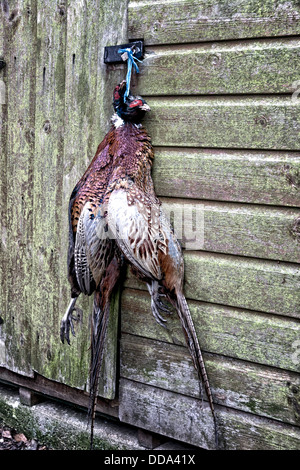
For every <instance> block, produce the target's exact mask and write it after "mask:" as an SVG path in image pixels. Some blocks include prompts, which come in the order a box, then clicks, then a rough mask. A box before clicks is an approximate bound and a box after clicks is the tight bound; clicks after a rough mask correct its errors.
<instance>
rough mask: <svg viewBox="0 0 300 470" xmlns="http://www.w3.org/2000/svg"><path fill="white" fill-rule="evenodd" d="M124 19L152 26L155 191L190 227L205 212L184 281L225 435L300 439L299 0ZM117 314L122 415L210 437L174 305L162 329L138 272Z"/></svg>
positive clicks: (239, 439)
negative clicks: (174, 314)
mask: <svg viewBox="0 0 300 470" xmlns="http://www.w3.org/2000/svg"><path fill="white" fill-rule="evenodd" d="M128 23H129V32H128V35H129V38H130V39H138V38H144V41H145V50H146V57H145V60H144V63H143V65H142V66H141V73H140V75H139V76H138V78H137V85H136V87H135V90H137V91H138V92H139V93H140V94H141V95H142V96H143V97H145V99H146V100H147V102H148V103H149V105H150V107H151V113H149V115H148V116H147V119H146V121H145V125H146V127H147V129H148V131H149V133H150V135H151V136H152V140H153V144H154V146H155V161H154V168H153V177H154V184H155V188H156V192H157V194H158V195H159V196H160V197H161V198H162V199H163V201H164V203H165V205H166V207H172V206H173V207H174V205H177V207H178V208H179V209H178V210H179V211H180V210H181V211H182V214H183V215H184V222H185V229H186V228H189V231H190V232H191V228H192V227H193V224H194V225H195V224H196V219H195V218H194V217H195V216H193V211H194V213H195V214H197V211H198V212H199V213H200V214H201V213H202V216H203V219H201V217H200V219H199V220H200V222H199V224H198V225H197V224H196V225H195V227H196V226H197V227H198V229H199V230H200V231H203V234H202V235H203V244H202V246H200V247H196V248H192V249H191V248H190V249H188V250H187V249H186V250H185V262H186V283H185V292H186V295H187V298H188V303H189V305H190V308H191V312H192V315H193V318H194V322H195V324H196V329H197V333H198V336H199V339H200V344H202V348H203V351H204V359H205V362H206V365H207V370H208V375H209V378H210V382H211V386H212V389H213V396H214V400H215V403H216V406H217V413H218V418H219V427H220V429H219V431H220V443H221V446H223V447H224V448H227V449H299V448H300V428H299V426H300V415H299V409H300V401H299V396H300V395H299V393H300V374H299V372H300V324H299V319H300V310H299V305H300V269H299V268H300V265H299V263H300V236H299V235H300V231H299V227H300V210H299V208H300V179H299V175H300V153H299V150H300V140H299V136H300V99H299V97H298V95H299V90H300V75H299V58H300V6H299V2H297V1H296V0H293V1H284V0H282V1H277V0H276V1H275V0H268V1H252V0H251V1H250V0H242V1H234V0H233V1H232V0H230V1H229V0H216V1H207V0H199V1H189V0H180V1H179V0H172V1H171V0H169V1H168V2H162V1H144V0H143V1H138V0H137V1H129V7H128ZM179 213H180V212H179ZM201 220H202V222H203V223H202V222H201ZM199 239H200V241H201V236H200V237H199ZM121 317H122V341H121V344H122V350H121V384H120V417H121V419H122V420H124V421H126V422H128V423H132V424H135V425H137V426H140V427H143V428H145V429H151V430H152V431H154V432H158V433H161V434H165V435H167V436H170V437H173V438H175V439H179V440H181V441H184V442H188V443H191V444H194V445H196V446H200V447H205V448H213V447H214V438H213V436H214V434H213V422H212V419H211V413H210V409H209V406H208V404H207V402H206V401H205V398H204V402H203V404H201V400H199V390H198V385H197V377H196V373H195V371H194V369H193V366H192V362H191V359H190V357H189V354H188V353H187V349H186V347H185V341H184V337H183V334H182V332H181V328H180V324H179V321H178V319H177V318H176V316H173V317H172V318H170V319H168V324H167V326H168V329H164V328H161V327H160V326H159V325H158V324H157V323H156V322H155V320H154V319H153V318H152V315H151V310H150V299H149V295H148V293H147V292H146V290H145V287H144V286H142V285H141V284H139V283H137V282H136V280H135V279H133V278H131V277H129V278H128V280H127V284H126V289H125V291H124V293H123V296H122V312H121Z"/></svg>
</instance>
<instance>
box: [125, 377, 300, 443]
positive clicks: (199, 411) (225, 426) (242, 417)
mask: <svg viewBox="0 0 300 470" xmlns="http://www.w3.org/2000/svg"><path fill="white" fill-rule="evenodd" d="M120 397H121V401H120V417H121V419H122V421H123V422H125V423H129V424H133V425H135V426H138V427H141V428H142V429H149V430H151V431H152V432H159V433H160V434H163V435H166V436H169V437H171V438H175V439H179V440H181V441H183V442H188V443H190V444H193V445H195V446H198V447H201V448H205V449H214V448H215V446H214V426H213V421H212V418H211V413H210V409H209V407H208V406H206V404H205V403H203V404H201V401H199V400H197V399H195V398H191V397H187V396H183V395H180V394H176V393H173V392H169V391H166V390H162V389H160V388H154V387H149V386H147V385H144V384H140V383H137V382H132V381H130V380H126V379H121V381H120ZM217 417H218V423H219V425H218V428H219V436H220V437H219V441H220V448H222V449H227V450H238V449H243V450H284V449H287V450H292V449H293V450H298V449H299V446H300V431H299V428H298V427H293V426H290V425H287V424H283V423H278V422H276V421H271V420H269V419H266V418H260V417H256V416H253V415H251V414H248V413H243V412H237V411H234V410H232V409H226V408H225V407H224V408H223V407H222V409H219V408H218V409H217Z"/></svg>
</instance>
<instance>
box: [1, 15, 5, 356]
mask: <svg viewBox="0 0 300 470" xmlns="http://www.w3.org/2000/svg"><path fill="white" fill-rule="evenodd" d="M4 56H5V52H4V11H3V8H0V58H4ZM4 76H5V70H4V69H2V71H0V200H1V204H0V364H4V362H5V342H4V338H3V337H2V329H1V324H2V321H3V317H4V316H5V312H6V289H5V285H6V282H5V279H6V276H5V259H6V191H5V187H6V185H5V182H6V126H5V116H6V108H7V107H6V105H5V104H4V103H5V102H6V93H5V95H4V86H5V81H4ZM3 84H4V85H3Z"/></svg>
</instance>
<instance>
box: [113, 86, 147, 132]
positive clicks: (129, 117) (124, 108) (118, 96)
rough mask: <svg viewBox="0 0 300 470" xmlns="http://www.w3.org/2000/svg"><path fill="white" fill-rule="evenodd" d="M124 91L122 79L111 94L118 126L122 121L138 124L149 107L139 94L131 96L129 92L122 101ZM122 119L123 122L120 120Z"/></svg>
mask: <svg viewBox="0 0 300 470" xmlns="http://www.w3.org/2000/svg"><path fill="white" fill-rule="evenodd" d="M125 91H126V81H125V80H123V82H121V83H120V84H119V85H117V86H116V88H115V89H114V95H113V106H114V110H115V112H116V114H117V117H118V118H120V119H119V120H118V122H119V126H120V125H122V124H124V122H132V123H134V124H140V122H141V121H142V119H143V117H144V116H145V113H146V112H147V111H150V107H149V106H148V104H147V103H146V101H145V100H144V99H143V98H142V97H141V96H133V95H131V93H129V96H128V97H127V98H126V100H125V101H124V93H125ZM121 121H123V122H121Z"/></svg>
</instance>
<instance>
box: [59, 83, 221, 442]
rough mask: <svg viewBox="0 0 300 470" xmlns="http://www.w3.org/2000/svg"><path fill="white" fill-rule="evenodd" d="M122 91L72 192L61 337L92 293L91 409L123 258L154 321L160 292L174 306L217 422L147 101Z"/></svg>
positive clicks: (157, 316)
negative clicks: (161, 185) (156, 177)
mask: <svg viewBox="0 0 300 470" xmlns="http://www.w3.org/2000/svg"><path fill="white" fill-rule="evenodd" d="M124 91H125V82H122V83H121V84H120V85H118V86H117V87H116V88H115V91H114V109H115V115H114V117H113V120H112V122H113V126H112V128H111V129H110V131H109V132H108V133H107V135H106V136H105V138H104V139H103V141H102V142H101V144H100V145H99V147H98V149H97V152H96V155H95V157H94V158H93V160H92V162H91V164H90V165H89V167H88V169H87V170H86V172H85V173H84V175H83V176H82V178H81V179H80V180H79V182H78V183H77V185H76V186H75V188H74V190H73V193H72V195H71V198H70V205H69V227H70V228H69V256H68V276H69V281H70V285H71V297H72V298H73V299H74V300H73V301H71V303H70V306H69V308H68V310H67V312H66V314H65V316H64V318H63V321H62V326H61V338H62V340H63V341H64V339H67V341H68V342H69V330H70V329H71V331H72V333H73V334H74V327H73V323H72V311H73V309H74V305H75V301H76V298H77V297H78V295H79V294H80V293H84V294H88V295H91V294H92V293H94V312H93V318H92V347H91V356H92V357H91V371H90V396H91V404H90V411H93V410H95V403H96V394H97V386H98V377H99V370H100V366H101V361H102V356H103V343H104V339H105V334H106V327H107V322H108V316H109V302H110V297H111V294H112V291H113V289H114V286H115V284H116V283H117V282H118V280H119V276H120V271H121V265H122V261H123V260H126V261H127V263H129V264H130V265H131V268H132V271H133V273H134V274H135V275H136V276H138V277H139V278H140V279H142V280H143V281H145V282H146V284H147V287H148V290H149V293H150V295H151V309H152V313H153V315H154V317H155V319H156V320H157V321H158V323H160V324H161V325H163V326H165V325H164V323H165V319H164V318H163V317H162V312H164V313H170V312H169V309H168V307H167V306H166V305H165V304H164V303H163V302H162V301H161V297H162V296H164V297H166V299H167V300H168V301H169V302H170V303H171V304H172V305H173V306H174V307H175V309H176V310H177V313H178V315H179V318H180V320H181V324H182V327H183V330H184V333H185V336H186V339H187V345H188V347H189V350H190V352H191V355H192V358H193V362H194V365H195V367H196V369H197V371H198V375H199V378H200V379H202V380H203V382H204V385H205V389H206V392H207V396H208V399H209V403H210V406H211V410H212V413H213V417H214V420H215V412H214V406H213V401H212V394H211V391H210V387H209V383H208V378H207V374H206V371H205V366H204V362H203V358H202V354H201V350H200V346H199V343H198V339H197V335H196V332H195V328H194V325H193V321H192V318H191V315H190V312H189V309H188V305H187V303H186V300H185V297H184V295H183V277H184V263H183V256H182V251H181V248H180V245H179V243H178V241H177V239H176V236H175V234H174V232H173V229H172V227H171V225H170V223H169V220H168V219H167V218H166V216H165V215H164V213H163V211H162V208H161V203H160V201H159V199H158V198H157V196H156V194H155V191H154V186H153V181H152V177H151V167H152V162H153V157H154V154H153V148H152V145H151V140H150V137H149V136H148V134H147V132H146V130H145V129H144V128H143V127H142V126H141V124H140V120H141V118H142V117H143V115H144V113H145V112H146V111H147V110H148V109H149V107H148V106H147V105H146V103H145V101H144V100H143V99H142V98H141V97H132V96H131V95H130V96H129V97H128V99H127V100H126V103H124V100H123V94H124ZM92 434H93V417H92V428H91V436H92ZM91 440H92V438H91Z"/></svg>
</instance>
